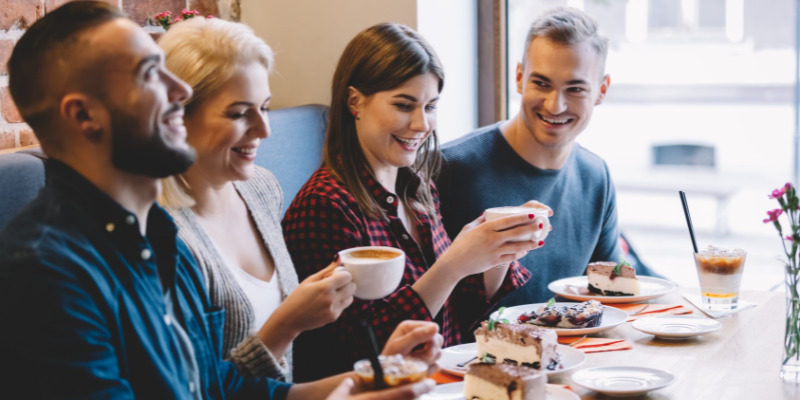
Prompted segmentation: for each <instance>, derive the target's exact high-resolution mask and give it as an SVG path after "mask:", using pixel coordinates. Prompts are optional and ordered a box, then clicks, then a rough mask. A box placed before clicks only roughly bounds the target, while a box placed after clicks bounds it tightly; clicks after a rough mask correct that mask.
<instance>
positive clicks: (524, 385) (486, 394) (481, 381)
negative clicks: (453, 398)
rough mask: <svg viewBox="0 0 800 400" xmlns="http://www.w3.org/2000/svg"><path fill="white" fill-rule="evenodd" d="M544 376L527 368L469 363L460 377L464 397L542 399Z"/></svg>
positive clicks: (520, 399) (519, 399) (515, 399)
mask: <svg viewBox="0 0 800 400" xmlns="http://www.w3.org/2000/svg"><path fill="white" fill-rule="evenodd" d="M546 385H547V376H545V374H543V373H542V372H540V371H537V370H535V369H531V368H528V367H518V366H514V365H508V364H485V363H480V364H472V365H470V367H469V371H467V374H466V375H465V376H464V398H465V399H466V400H506V399H509V400H511V399H514V400H544V399H545V398H546V397H547V388H546Z"/></svg>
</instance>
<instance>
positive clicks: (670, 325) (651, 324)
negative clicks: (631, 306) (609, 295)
mask: <svg viewBox="0 0 800 400" xmlns="http://www.w3.org/2000/svg"><path fill="white" fill-rule="evenodd" d="M632 325H633V327H634V328H636V329H638V330H640V331H642V332H644V333H649V334H651V335H656V336H658V337H660V338H665V339H686V338H691V337H695V336H698V335H703V334H706V333H709V332H714V331H716V330H718V329H720V328H722V324H721V323H720V322H719V321H717V320H713V319H710V318H702V317H676V316H671V315H660V316H652V317H644V318H640V319H637V320H636V321H633V324H632Z"/></svg>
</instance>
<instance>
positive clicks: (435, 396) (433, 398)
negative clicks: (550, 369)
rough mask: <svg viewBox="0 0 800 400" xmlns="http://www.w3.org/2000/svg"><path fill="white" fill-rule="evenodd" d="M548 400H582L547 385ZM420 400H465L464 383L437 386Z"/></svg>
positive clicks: (568, 392) (564, 390)
mask: <svg viewBox="0 0 800 400" xmlns="http://www.w3.org/2000/svg"><path fill="white" fill-rule="evenodd" d="M546 388H547V398H546V400H580V397H579V396H578V395H577V394H576V393H575V392H573V391H571V390H569V389H565V388H564V387H561V386H558V385H550V384H548V385H547V387H546ZM419 399H420V400H464V382H453V383H445V384H442V385H438V386H436V389H433V391H431V392H430V393H426V394H423V395H422V396H421V397H420V398H419Z"/></svg>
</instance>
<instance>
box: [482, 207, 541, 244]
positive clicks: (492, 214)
mask: <svg viewBox="0 0 800 400" xmlns="http://www.w3.org/2000/svg"><path fill="white" fill-rule="evenodd" d="M530 214H533V215H534V217H533V219H532V220H531V221H530V222H529V223H531V224H535V225H538V226H539V229H538V230H536V231H534V232H533V233H532V234H531V239H530V240H532V241H536V242H539V241H542V240H544V238H546V237H547V235H548V234H549V233H550V218H549V217H548V216H547V214H548V210H547V209H545V208H539V207H519V206H506V207H493V208H488V209H486V212H485V213H484V215H485V216H486V221H493V220H495V219H498V218H503V217H510V216H512V215H530Z"/></svg>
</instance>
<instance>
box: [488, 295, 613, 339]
mask: <svg viewBox="0 0 800 400" xmlns="http://www.w3.org/2000/svg"><path fill="white" fill-rule="evenodd" d="M573 304H577V303H555V305H557V306H567V307H569V306H571V305H573ZM545 305H547V303H537V304H525V305H521V306H514V307H508V308H506V309H504V310H503V315H500V316H498V315H497V311H495V312H493V313H492V315H491V317H490V318H492V319H507V320H509V322H511V323H516V322H517V317H519V316H520V314H522V313H526V312H530V311H534V310H538V309H539V308H540V307H542V306H545ZM603 308H604V311H603V319H602V320H601V321H600V325H598V326H595V327H592V328H549V327H546V326H539V328H545V329H552V330H554V331H556V333H557V334H558V336H578V335H588V334H590V333H595V332H602V331H605V330H608V329H611V328H613V327H615V326H617V325H619V324H621V323H623V322H625V321H627V320H628V313H626V312H625V311H622V310H620V309H619V308H614V307H605V306H604V307H603ZM534 326H538V325H534Z"/></svg>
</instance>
